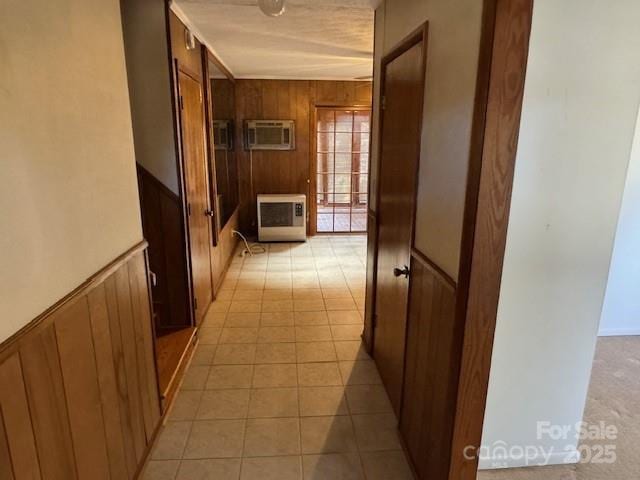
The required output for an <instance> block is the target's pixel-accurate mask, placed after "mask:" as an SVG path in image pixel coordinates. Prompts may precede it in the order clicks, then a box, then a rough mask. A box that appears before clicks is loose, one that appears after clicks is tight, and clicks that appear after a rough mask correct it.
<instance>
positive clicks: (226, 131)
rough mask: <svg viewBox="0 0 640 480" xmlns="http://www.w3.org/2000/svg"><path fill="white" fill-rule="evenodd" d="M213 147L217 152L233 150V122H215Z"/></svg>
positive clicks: (213, 124)
mask: <svg viewBox="0 0 640 480" xmlns="http://www.w3.org/2000/svg"><path fill="white" fill-rule="evenodd" d="M211 123H212V127H213V146H214V148H215V149H216V150H233V122H232V121H231V120H214V121H213V122H211Z"/></svg>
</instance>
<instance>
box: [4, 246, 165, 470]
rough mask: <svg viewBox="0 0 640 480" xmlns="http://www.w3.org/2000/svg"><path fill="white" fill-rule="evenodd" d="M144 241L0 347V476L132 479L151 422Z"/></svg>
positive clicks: (154, 393) (155, 410)
mask: <svg viewBox="0 0 640 480" xmlns="http://www.w3.org/2000/svg"><path fill="white" fill-rule="evenodd" d="M145 247H146V244H145V243H142V244H140V245H138V246H136V247H134V248H133V249H131V250H130V251H129V252H127V253H126V254H124V255H123V256H121V257H120V258H118V259H117V260H116V261H114V262H113V263H111V264H110V265H109V266H107V267H106V268H104V269H103V270H102V271H100V272H99V273H97V274H96V275H95V276H94V277H92V278H91V279H89V280H88V281H87V282H86V283H85V284H83V285H82V286H80V287H79V288H78V289H76V290H75V291H74V292H73V293H72V294H70V295H69V296H68V297H66V298H65V299H64V300H63V301H61V302H59V303H58V304H57V305H56V306H54V307H52V308H51V309H49V310H48V311H47V312H45V313H44V314H43V315H41V316H40V317H38V318H37V319H35V320H34V321H33V322H31V323H30V324H28V325H27V327H25V328H24V329H23V330H21V331H20V332H18V333H17V334H16V335H14V336H13V337H11V338H10V339H8V340H7V341H6V342H4V343H3V344H2V345H1V346H0V385H1V386H2V388H0V478H2V479H3V480H4V479H14V478H15V479H27V478H28V479H39V478H43V479H55V480H70V479H87V480H89V479H90V480H96V479H112V480H121V479H133V478H135V476H136V475H137V472H138V470H139V469H140V467H141V464H142V462H143V461H144V457H145V455H146V452H147V450H148V448H149V447H150V444H151V442H152V441H153V438H154V435H155V432H156V429H157V427H158V426H159V423H160V417H161V412H160V403H159V396H158V389H157V380H156V370H155V361H154V351H153V340H152V338H153V336H152V333H153V332H152V325H151V313H150V305H149V290H148V283H147V267H146V261H145V252H144V249H145Z"/></svg>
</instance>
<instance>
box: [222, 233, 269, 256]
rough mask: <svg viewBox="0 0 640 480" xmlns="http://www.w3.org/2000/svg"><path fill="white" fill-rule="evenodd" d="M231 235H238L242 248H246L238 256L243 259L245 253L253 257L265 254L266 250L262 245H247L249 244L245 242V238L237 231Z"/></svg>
mask: <svg viewBox="0 0 640 480" xmlns="http://www.w3.org/2000/svg"><path fill="white" fill-rule="evenodd" d="M231 233H234V234H236V235H238V236H239V237H240V238H241V239H242V241H243V242H244V246H245V247H246V248H245V249H244V250H243V251H242V253H241V254H240V256H241V257H244V256H245V255H246V254H247V253H248V254H249V255H250V256H252V257H253V256H254V255H256V254H260V253H266V252H267V250H266V248H264V247H263V246H262V245H258V244H257V243H252V244H249V242H248V241H247V238H246V237H245V236H244V235H242V234H241V233H240V232H239V231H238V230H232V231H231Z"/></svg>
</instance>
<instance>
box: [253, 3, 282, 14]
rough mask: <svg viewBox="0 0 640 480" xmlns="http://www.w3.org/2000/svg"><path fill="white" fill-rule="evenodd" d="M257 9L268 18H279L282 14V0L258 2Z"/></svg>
mask: <svg viewBox="0 0 640 480" xmlns="http://www.w3.org/2000/svg"><path fill="white" fill-rule="evenodd" d="M258 7H260V10H262V13H264V14H265V15H267V16H269V17H279V16H280V15H282V14H283V13H284V10H285V5H284V0H258Z"/></svg>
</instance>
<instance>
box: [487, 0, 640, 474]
mask: <svg viewBox="0 0 640 480" xmlns="http://www.w3.org/2000/svg"><path fill="white" fill-rule="evenodd" d="M638 19H640V2H637V0H617V1H615V2H609V1H605V0H564V1H562V2H558V1H557V0H536V2H535V3H534V16H533V31H532V36H531V46H530V54H529V66H528V72H527V79H526V86H525V96H524V109H523V114H522V124H521V128H520V140H519V145H518V154H517V160H516V171H515V180H514V185H513V198H512V205H511V214H510V223H509V232H508V237H507V247H506V255H505V262H504V272H503V278H502V290H501V295H500V302H499V309H498V322H497V330H496V337H495V346H494V352H493V360H492V367H491V378H490V385H489V396H488V403H487V411H486V418H485V424H484V436H483V444H484V445H486V446H492V445H494V444H495V442H498V441H504V442H506V443H507V444H508V445H520V446H526V445H534V446H542V447H545V448H547V449H548V448H550V447H553V448H555V451H556V452H561V451H562V450H563V449H564V448H565V447H569V449H570V450H571V449H572V448H574V447H575V445H576V441H575V439H574V438H569V439H567V440H560V441H553V440H551V439H549V438H548V437H545V438H543V439H542V440H538V438H537V435H536V433H537V432H536V426H537V422H538V421H550V422H552V423H554V424H560V425H575V423H576V422H578V421H580V420H581V419H582V415H583V410H584V406H585V401H586V395H587V388H588V385H589V377H590V372H591V365H592V361H593V354H594V349H595V342H596V336H597V332H598V323H599V320H600V312H601V309H602V303H603V299H604V293H605V287H606V284H607V276H608V270H609V261H610V258H611V252H612V248H613V239H614V234H615V229H616V221H617V218H618V211H619V209H620V205H621V200H622V192H623V189H624V183H625V175H626V171H627V164H628V161H629V155H630V151H631V144H632V139H633V135H634V128H635V121H636V115H637V113H638V105H639V103H640V29H638ZM570 453H571V452H570ZM566 456H567V454H565V453H562V454H559V455H557V456H555V457H553V459H552V461H553V462H561V461H563V460H564V459H565V457H566ZM507 463H508V464H509V465H510V466H515V465H518V464H519V463H520V462H518V461H516V460H515V459H510V460H508V462H507ZM481 465H482V466H484V467H489V466H491V465H490V462H487V461H484V462H481Z"/></svg>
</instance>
